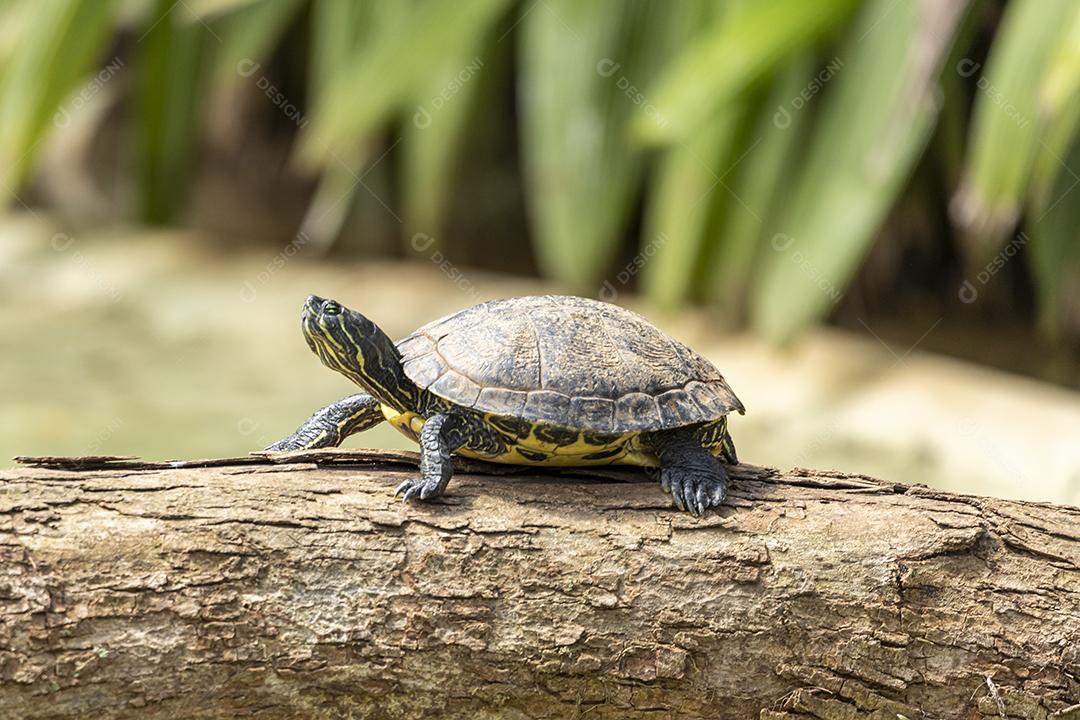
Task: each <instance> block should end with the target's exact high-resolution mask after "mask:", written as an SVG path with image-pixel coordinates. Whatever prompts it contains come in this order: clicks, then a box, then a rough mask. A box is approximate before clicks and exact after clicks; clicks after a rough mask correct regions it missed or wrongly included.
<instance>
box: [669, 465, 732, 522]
mask: <svg viewBox="0 0 1080 720" xmlns="http://www.w3.org/2000/svg"><path fill="white" fill-rule="evenodd" d="M660 486H661V487H662V488H663V489H664V490H665V491H667V492H670V493H671V499H672V500H673V501H674V502H675V507H677V508H678V509H679V510H683V511H685V512H688V513H690V514H691V515H693V516H694V517H701V516H702V515H704V514H705V513H706V511H708V509H709V508H712V507H718V506H719V505H720V504H721V503H722V502H724V497H725V496H726V495H727V478H726V477H724V476H723V475H721V476H716V475H713V474H711V473H709V474H706V473H702V472H695V471H694V470H691V469H688V468H684V467H671V468H664V469H663V470H661V472H660Z"/></svg>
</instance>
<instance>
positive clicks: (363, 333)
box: [300, 295, 419, 410]
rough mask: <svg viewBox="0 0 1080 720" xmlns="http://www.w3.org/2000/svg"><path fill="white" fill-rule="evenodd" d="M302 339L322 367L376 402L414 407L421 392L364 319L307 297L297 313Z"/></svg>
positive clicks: (390, 347)
mask: <svg viewBox="0 0 1080 720" xmlns="http://www.w3.org/2000/svg"><path fill="white" fill-rule="evenodd" d="M300 320H301V323H302V324H303V328H304V339H305V340H307V344H308V347H310V348H311V350H312V352H314V353H315V354H316V355H318V356H319V359H320V360H322V362H323V365H326V366H327V367H328V368H330V369H331V370H337V371H338V372H339V373H341V374H342V375H344V376H345V377H347V378H349V379H350V380H352V381H353V382H355V383H356V384H357V385H359V386H361V387H362V388H364V389H365V390H367V391H368V392H369V393H371V394H372V395H373V396H374V397H375V398H377V399H379V400H380V401H382V402H384V403H386V404H388V405H391V406H393V407H396V408H398V409H399V410H408V409H413V408H414V407H415V404H416V402H417V396H418V394H419V389H418V388H417V387H416V385H415V384H414V383H413V382H412V381H411V380H409V379H408V378H407V377H406V376H405V372H404V370H403V369H402V367H401V354H400V353H399V352H398V350H397V348H396V347H395V346H394V341H393V340H391V339H390V337H389V336H388V335H387V334H386V333H384V332H383V331H382V330H381V329H380V328H379V326H378V325H376V324H375V323H373V322H372V321H371V320H369V319H368V318H367V317H365V316H364V315H362V314H360V313H358V312H356V311H355V310H350V309H349V308H347V307H345V306H344V305H342V304H341V303H338V302H336V301H334V300H326V299H323V298H321V297H318V296H316V295H309V296H308V299H307V300H305V301H304V308H303V310H301V312H300Z"/></svg>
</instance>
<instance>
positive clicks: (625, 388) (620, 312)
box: [397, 295, 743, 433]
mask: <svg viewBox="0 0 1080 720" xmlns="http://www.w3.org/2000/svg"><path fill="white" fill-rule="evenodd" d="M397 348H398V350H399V351H400V352H401V356H402V362H403V364H404V368H405V374H406V375H407V376H408V377H409V379H411V380H412V381H413V382H415V383H416V384H417V385H419V386H420V387H423V388H427V389H428V390H430V391H431V392H433V393H435V394H436V395H439V396H440V397H443V398H446V399H447V400H450V401H451V402H454V403H457V404H459V405H462V406H465V407H470V408H474V409H476V410H480V411H483V412H489V413H497V414H500V415H506V416H511V417H521V418H524V419H526V420H529V421H544V422H551V423H556V424H559V425H565V426H567V427H573V428H582V429H588V430H596V431H600V432H619V433H622V432H635V431H644V430H661V429H669V428H674V427H682V426H684V425H692V424H695V423H702V422H709V421H712V420H716V419H719V418H720V417H722V416H724V415H726V414H728V413H729V412H733V411H738V412H743V405H742V403H741V402H740V401H739V399H738V398H737V397H735V393H734V392H732V390H731V388H730V387H728V384H727V383H726V382H725V381H724V378H723V376H721V375H720V372H719V371H718V370H717V369H716V368H715V367H714V366H713V365H712V363H710V362H709V361H708V360H705V359H704V358H703V357H701V356H700V355H698V354H697V353H695V352H694V351H693V350H691V349H690V348H688V347H686V346H685V345H683V344H682V343H680V342H678V341H676V340H674V339H672V338H670V337H668V336H667V335H665V334H664V333H663V332H661V331H660V330H658V329H657V328H656V327H654V326H653V325H652V324H651V323H649V322H648V321H647V320H645V319H644V318H643V317H641V316H640V315H637V314H635V313H633V312H630V311H629V310H626V309H624V308H621V307H618V306H617V305H610V304H608V303H604V302H600V301H598V300H589V299H586V298H579V297H572V296H562V295H544V296H535V297H520V298H510V299H507V300H493V301H491V302H486V303H482V304H480V305H475V306H473V307H471V308H468V309H466V310H462V311H461V312H458V313H456V314H453V315H450V316H447V317H445V318H442V319H440V320H436V321H434V322H432V323H429V324H427V325H425V326H424V327H422V328H420V329H419V330H417V331H416V332H414V333H413V334H412V335H409V336H408V337H406V338H405V339H403V340H401V342H399V343H398V344H397Z"/></svg>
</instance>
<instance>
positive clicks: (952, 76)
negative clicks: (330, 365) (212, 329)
mask: <svg viewBox="0 0 1080 720" xmlns="http://www.w3.org/2000/svg"><path fill="white" fill-rule="evenodd" d="M1078 86H1080V3H1076V2H1073V1H1070V0H1008V1H1007V2H1005V1H998V0H981V1H980V0H973V1H971V2H967V1H965V0H920V1H918V2H916V1H912V2H907V1H897V0H864V1H861V2H860V1H858V0H815V1H814V2H805V0H768V1H767V2H766V1H756V2H755V1H751V0H678V2H661V1H659V0H523V1H522V2H516V1H513V0H395V1H394V2H390V1H389V0H6V2H3V3H2V5H0V173H2V180H3V183H4V185H5V186H6V187H7V188H8V189H9V190H10V191H11V194H12V198H13V199H12V201H11V204H12V206H13V207H16V208H17V207H18V205H19V204H22V205H24V206H27V207H30V206H34V207H37V206H41V205H47V206H49V207H50V209H52V210H54V211H55V212H56V213H57V214H59V215H60V216H61V217H63V218H64V220H65V222H67V223H68V224H69V225H70V226H72V227H74V228H82V227H86V226H93V225H102V224H107V223H112V222H144V223H152V224H181V225H192V226H196V227H199V228H200V229H204V230H207V231H210V232H216V233H219V234H220V235H221V236H222V237H228V238H231V239H235V238H237V237H240V238H245V241H247V242H259V243H266V244H269V245H272V246H275V247H281V246H288V245H292V246H293V247H294V249H295V250H297V252H303V253H305V254H309V255H310V256H325V255H327V254H334V255H358V254H370V253H379V254H389V255H403V256H408V255H415V254H417V253H425V254H426V253H430V252H432V251H433V249H434V250H437V251H439V252H443V253H445V254H446V256H447V257H452V258H453V259H454V261H455V262H456V263H464V264H467V265H473V266H483V267H488V268H492V269H498V270H503V271H511V272H516V273H524V274H531V273H540V274H542V275H543V276H545V277H548V278H551V279H554V280H555V281H557V282H558V283H559V284H560V285H561V286H563V287H565V288H566V289H568V290H569V291H573V292H577V293H580V294H586V295H593V296H600V297H606V296H613V295H615V294H617V293H618V292H620V291H622V290H624V289H638V290H640V291H642V292H643V293H644V295H645V296H646V297H647V298H648V299H649V301H651V302H652V303H654V304H655V305H657V306H660V307H665V308H677V307H680V306H682V305H684V304H686V303H692V302H700V303H703V304H707V305H709V306H711V307H714V308H716V309H717V312H716V314H715V317H716V320H717V322H718V323H721V324H724V325H726V326H748V327H750V328H752V329H753V330H754V331H755V332H757V333H760V334H761V335H763V336H765V337H767V338H769V339H771V340H774V341H780V342H783V341H787V340H790V339H791V338H793V337H794V336H796V335H797V334H799V333H800V332H802V331H804V330H805V329H806V328H807V327H809V326H811V325H812V324H814V323H819V322H822V321H823V320H826V319H828V318H834V319H837V321H838V322H841V323H843V322H844V318H845V317H846V318H847V319H848V322H852V318H853V317H855V316H856V315H858V316H859V317H861V316H862V314H863V313H866V312H868V311H869V310H868V308H869V309H870V310H872V309H873V308H874V307H882V306H887V307H896V306H897V305H898V304H907V305H909V306H916V305H919V304H920V303H921V304H922V305H923V306H927V305H929V306H932V307H933V310H932V311H930V312H929V315H933V314H934V313H937V314H939V315H943V316H946V317H949V318H959V319H960V320H962V321H964V322H975V321H978V322H982V323H985V324H989V325H991V326H996V327H1002V328H1006V327H1009V328H1017V327H1018V328H1020V330H1019V331H1018V332H1019V334H1020V335H1021V336H1022V337H1024V338H1028V335H1027V329H1032V332H1031V336H1032V337H1034V332H1035V329H1037V332H1038V338H1040V339H1038V340H1031V339H1025V340H1024V342H1041V343H1044V344H1045V345H1052V346H1053V347H1056V348H1059V349H1060V348H1062V347H1065V348H1068V347H1073V346H1074V345H1075V342H1076V340H1077V338H1078V337H1080V292H1078V290H1080V249H1078V248H1080V244H1078V243H1077V233H1078V232H1080V202H1077V200H1078V199H1080V192H1077V191H1075V185H1076V184H1077V183H1080V175H1078V174H1077V173H1076V172H1074V171H1073V170H1071V169H1070V165H1072V166H1077V167H1080V165H1078V162H1077V161H1078V160H1080V142H1078V132H1077V131H1078V127H1080V93H1078V92H1077V89H1078ZM61 131H63V132H61ZM51 146H55V147H53V150H51V151H50V150H49V148H50V147H51ZM50 153H51V154H52V155H53V156H57V157H59V158H60V159H59V160H55V159H54V161H52V162H50V160H49V157H50ZM852 308H854V311H853V310H852ZM942 308H943V309H942ZM958 345H961V346H962V345H963V343H962V342H961V343H958ZM964 351H965V350H964V348H963V347H961V348H960V349H959V352H961V354H963V353H964ZM1043 374H1046V373H1045V372H1043ZM1050 374H1051V375H1052V374H1053V373H1052V372H1051V373H1050ZM1057 379H1059V380H1061V379H1069V380H1071V379H1072V376H1071V375H1068V374H1066V377H1064V378H1063V377H1058V378H1057Z"/></svg>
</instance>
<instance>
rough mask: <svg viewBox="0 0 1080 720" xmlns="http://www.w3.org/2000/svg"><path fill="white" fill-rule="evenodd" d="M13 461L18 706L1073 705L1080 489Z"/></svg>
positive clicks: (8, 656)
mask: <svg viewBox="0 0 1080 720" xmlns="http://www.w3.org/2000/svg"><path fill="white" fill-rule="evenodd" d="M23 460H24V462H28V463H30V464H32V465H36V467H19V468H16V469H13V470H9V471H4V472H2V473H0V513H2V517H3V522H2V525H0V552H2V557H3V560H2V563H0V717H3V718H28V719H29V718H67V717H93V718H119V717H123V718H170V719H171V718H179V717H183V718H188V717H197V718H232V717H236V716H238V715H247V714H253V715H257V716H258V717H265V718H279V717H280V718H284V717H305V718H308V717H356V718H372V719H377V718H415V717H431V718H512V719H513V718H522V719H524V718H566V717H582V718H591V719H594V720H600V719H606V718H667V717H679V718H694V717H702V718H758V717H760V718H769V719H779V718H792V719H794V718H889V720H896V719H898V718H909V719H910V720H916V719H917V718H924V717H928V718H978V717H989V718H1002V717H1007V718H1039V719H1043V718H1046V719H1049V718H1054V719H1056V720H1063V719H1064V718H1073V719H1076V718H1080V509H1077V508H1073V507H1062V506H1052V505H1042V504H1033V503H1024V502H1012V501H1007V500H996V499H990V498H981V497H973V496H966V495H955V494H949V493H945V492H939V491H935V490H931V489H928V488H926V487H923V486H918V485H915V486H909V485H898V484H893V483H885V482H881V481H878V480H874V479H871V478H867V477H862V476H853V475H847V474H843V473H834V472H819V471H808V470H793V471H790V472H787V473H779V472H776V471H773V470H769V469H765V468H756V467H752V466H747V465H743V466H740V467H739V468H738V469H736V470H735V472H734V473H733V475H734V478H735V482H734V484H733V488H732V494H731V497H730V500H729V504H728V505H726V506H725V507H724V508H723V509H722V511H721V512H720V513H712V514H709V515H708V516H706V517H705V518H703V519H694V518H693V517H691V516H689V515H686V514H683V513H680V512H678V511H676V510H675V509H674V508H672V507H670V501H669V498H668V497H667V496H666V495H664V494H663V493H662V492H661V490H660V488H659V486H658V485H657V484H656V483H654V482H651V481H647V477H646V476H645V475H644V474H642V473H638V472H633V471H624V470H611V469H609V470H597V471H575V472H572V473H564V474H562V475H536V474H533V473H532V471H520V470H518V471H517V472H515V469H513V468H506V467H502V466H499V467H498V468H497V470H498V471H499V472H501V473H502V474H503V475H504V477H494V476H492V475H490V474H486V473H487V471H488V470H491V469H492V468H491V467H490V466H486V465H483V464H479V463H468V464H466V465H464V466H463V467H462V468H461V470H460V471H459V474H458V475H457V476H456V477H455V479H454V481H453V482H452V483H451V485H450V489H449V491H448V495H447V496H446V497H445V498H443V499H441V500H440V501H439V502H436V503H432V504H423V505H403V504H402V503H401V502H400V501H395V500H394V498H393V497H391V493H392V490H393V488H394V487H396V486H397V484H398V483H399V482H400V481H401V480H402V479H403V477H404V476H405V474H406V473H410V472H413V469H412V467H411V466H412V465H414V464H415V455H412V454H409V453H387V452H374V451H332V452H328V451H312V452H307V453H294V454H291V455H288V456H276V457H273V458H261V457H252V458H237V459H232V460H218V461H194V462H180V463H143V462H140V461H138V460H134V459H117V458H84V459H63V458H36V459H34V458H27V459H23Z"/></svg>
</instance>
